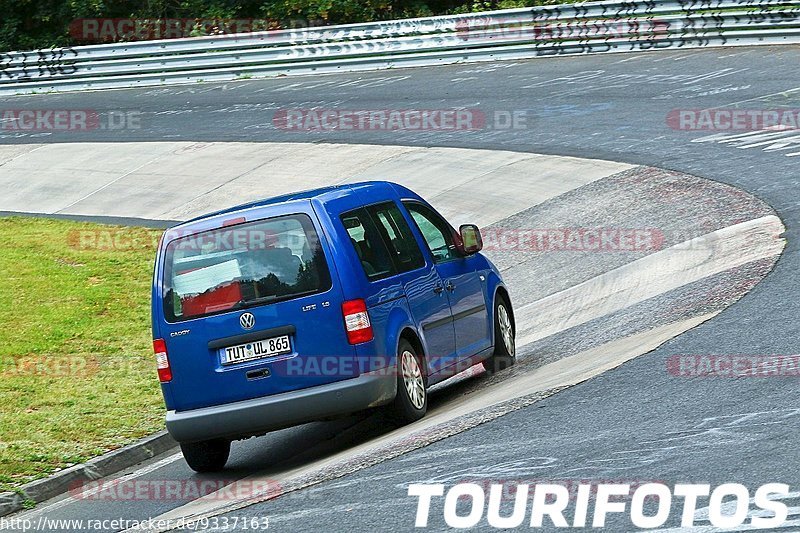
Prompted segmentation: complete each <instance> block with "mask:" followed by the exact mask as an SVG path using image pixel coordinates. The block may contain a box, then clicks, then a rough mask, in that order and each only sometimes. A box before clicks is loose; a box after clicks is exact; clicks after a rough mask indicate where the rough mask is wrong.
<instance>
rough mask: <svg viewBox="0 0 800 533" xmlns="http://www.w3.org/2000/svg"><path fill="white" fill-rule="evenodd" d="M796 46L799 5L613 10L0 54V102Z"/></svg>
mask: <svg viewBox="0 0 800 533" xmlns="http://www.w3.org/2000/svg"><path fill="white" fill-rule="evenodd" d="M796 43H800V0H667V1H635V0H634V1H619V0H612V1H606V2H587V3H580V4H570V5H554V6H541V7H534V8H526V9H513V10H504V11H492V12H484V13H472V14H466V15H457V16H442V17H430V18H420V19H408V20H397V21H388V22H373V23H365V24H347V25H339V26H327V27H317V28H304V29H300V30H276V31H267V32H257V33H241V34H232V35H223V36H214V37H196V38H186V39H171V40H160V41H142V42H132V43H114V44H102V45H92V46H79V47H74V48H56V49H46V50H34V51H29V52H10V53H0V95H8V94H21V93H32V92H50V91H70V90H82V89H105V88H124V87H139V86H153V85H164V84H177V83H190V82H197V81H224V80H232V79H237V78H247V77H255V76H268V75H278V74H296V73H301V74H306V73H326V72H337V71H354V70H367V69H380V68H397V67H410V66H421V65H430V64H446V63H457V62H472V61H482V60H497V59H527V58H533V57H539V56H553V55H561V54H582V53H601V52H625V51H637V50H650V49H669V48H675V49H680V48H695V47H704V46H722V45H728V46H734V45H752V44H796Z"/></svg>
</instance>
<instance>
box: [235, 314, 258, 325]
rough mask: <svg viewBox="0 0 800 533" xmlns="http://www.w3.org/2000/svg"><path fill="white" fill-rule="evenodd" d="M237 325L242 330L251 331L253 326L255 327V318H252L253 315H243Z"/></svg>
mask: <svg viewBox="0 0 800 533" xmlns="http://www.w3.org/2000/svg"><path fill="white" fill-rule="evenodd" d="M239 324H241V326H242V327H243V328H244V329H253V326H255V325H256V317H254V316H253V313H244V314H243V315H242V316H240V317H239Z"/></svg>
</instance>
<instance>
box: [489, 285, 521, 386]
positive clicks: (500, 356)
mask: <svg viewBox="0 0 800 533" xmlns="http://www.w3.org/2000/svg"><path fill="white" fill-rule="evenodd" d="M515 336H516V329H515V328H514V320H513V318H512V315H511V306H510V305H509V304H508V302H507V301H506V299H505V298H504V297H502V296H500V295H498V297H497V302H496V303H495V305H494V353H493V354H492V355H491V356H490V357H489V359H486V360H485V361H484V362H483V368H485V369H486V372H487V373H489V374H494V373H495V372H499V371H501V370H505V369H506V368H508V367H510V366H511V365H513V364H514V363H515V362H516V360H517V353H516V350H517V348H516V339H515Z"/></svg>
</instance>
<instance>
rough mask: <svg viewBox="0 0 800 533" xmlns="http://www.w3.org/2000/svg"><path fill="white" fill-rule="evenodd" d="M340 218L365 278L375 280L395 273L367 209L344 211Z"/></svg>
mask: <svg viewBox="0 0 800 533" xmlns="http://www.w3.org/2000/svg"><path fill="white" fill-rule="evenodd" d="M341 219H342V224H344V227H345V229H346V230H347V234H348V235H349V236H350V242H351V243H353V248H355V250H356V254H357V255H358V259H359V260H360V261H361V266H362V267H363V268H364V273H365V274H366V275H367V278H369V279H370V280H376V279H381V278H385V277H387V276H391V275H393V274H395V268H394V264H393V263H392V259H391V256H390V255H389V250H388V249H387V248H386V244H385V243H384V241H383V239H382V238H381V236H380V234H379V233H378V229H377V228H376V227H375V224H374V223H373V222H372V218H371V217H370V215H369V213H368V212H367V210H366V209H364V208H361V209H356V210H355V211H350V212H348V213H344V214H343V215H342V216H341Z"/></svg>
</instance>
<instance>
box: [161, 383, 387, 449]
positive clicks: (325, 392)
mask: <svg viewBox="0 0 800 533" xmlns="http://www.w3.org/2000/svg"><path fill="white" fill-rule="evenodd" d="M396 394H397V380H396V378H395V376H394V375H393V373H392V372H385V371H384V372H380V373H374V374H364V375H362V376H359V377H357V378H352V379H346V380H344V381H338V382H336V383H330V384H328V385H320V386H317V387H311V388H308V389H301V390H297V391H292V392H285V393H283V394H276V395H274V396H265V397H263V398H254V399H252V400H244V401H241V402H234V403H228V404H224V405H215V406H212V407H204V408H201V409H192V410H191V411H181V412H177V411H168V412H167V430H168V431H169V433H170V435H172V437H173V438H174V439H175V440H176V441H178V442H196V441H201V440H210V439H238V438H245V437H251V436H253V435H261V434H263V433H266V432H269V431H274V430H277V429H282V428H286V427H291V426H296V425H298V424H304V423H306V422H312V421H314V420H319V419H321V418H327V417H330V416H337V415H344V414H348V413H352V412H356V411H361V410H363V409H367V408H369V407H375V406H378V405H382V404H385V403H388V402H390V401H391V400H392V399H393V398H394V397H395V395H396Z"/></svg>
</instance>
